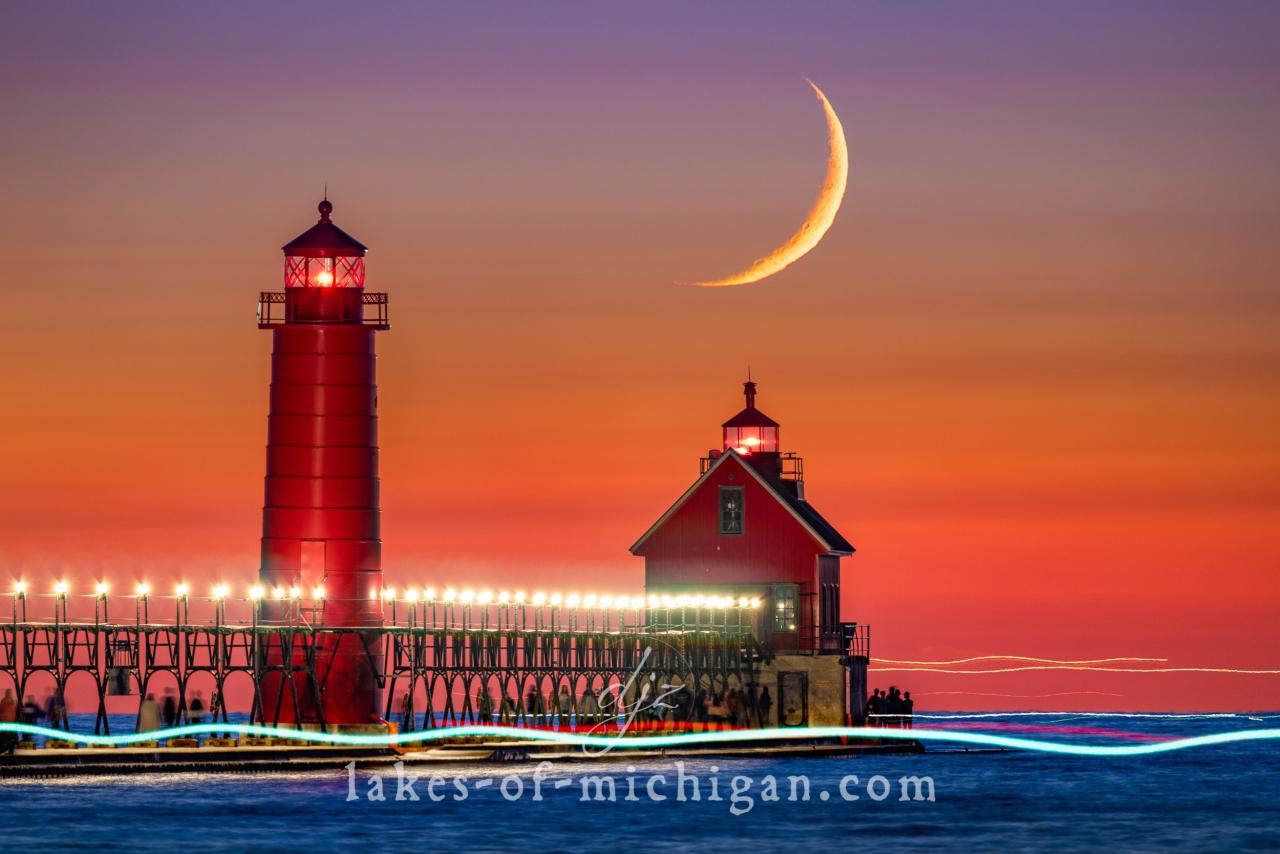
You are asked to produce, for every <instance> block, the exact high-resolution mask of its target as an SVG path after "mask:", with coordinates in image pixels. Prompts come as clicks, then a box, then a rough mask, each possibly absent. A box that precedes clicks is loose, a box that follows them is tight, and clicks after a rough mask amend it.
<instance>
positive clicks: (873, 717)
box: [863, 688, 884, 726]
mask: <svg viewBox="0 0 1280 854" xmlns="http://www.w3.org/2000/svg"><path fill="white" fill-rule="evenodd" d="M880 706H881V701H880V689H879V688H877V689H875V690H874V691H872V692H871V696H870V697H868V698H867V706H866V708H865V709H863V714H864V715H865V716H866V719H867V726H881V725H882V724H883V723H884V722H883V721H881V720H880V719H879V718H878V717H877V715H879V714H880V711H881V709H880Z"/></svg>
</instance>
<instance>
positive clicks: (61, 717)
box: [44, 691, 70, 729]
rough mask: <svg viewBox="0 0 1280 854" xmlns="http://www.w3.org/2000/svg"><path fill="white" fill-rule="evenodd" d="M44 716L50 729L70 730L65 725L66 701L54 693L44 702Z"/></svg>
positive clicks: (59, 694)
mask: <svg viewBox="0 0 1280 854" xmlns="http://www.w3.org/2000/svg"><path fill="white" fill-rule="evenodd" d="M44 716H45V719H46V720H47V721H48V722H49V728H50V729H70V727H69V726H68V725H67V700H66V698H65V697H63V696H62V694H61V693H60V692H58V691H54V692H53V693H52V694H50V695H49V696H48V698H47V699H46V700H45V702H44Z"/></svg>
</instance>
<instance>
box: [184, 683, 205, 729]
mask: <svg viewBox="0 0 1280 854" xmlns="http://www.w3.org/2000/svg"><path fill="white" fill-rule="evenodd" d="M187 720H188V721H190V722H191V723H193V724H202V723H204V695H203V694H202V693H201V692H199V691H197V692H196V696H195V699H193V700H192V701H191V706H190V708H188V709H187Z"/></svg>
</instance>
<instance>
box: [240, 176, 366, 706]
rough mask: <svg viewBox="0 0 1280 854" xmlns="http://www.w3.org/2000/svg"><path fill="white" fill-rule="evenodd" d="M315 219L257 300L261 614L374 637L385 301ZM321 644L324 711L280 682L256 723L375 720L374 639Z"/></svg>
mask: <svg viewBox="0 0 1280 854" xmlns="http://www.w3.org/2000/svg"><path fill="white" fill-rule="evenodd" d="M319 210H320V221H319V222H317V223H316V224H315V225H313V226H312V227H311V228H310V229H308V230H307V231H305V232H303V233H302V234H301V235H299V236H298V237H296V238H294V239H293V240H292V241H290V242H289V243H287V244H286V245H285V246H284V256H285V263H284V291H283V292H275V293H264V294H262V295H261V300H260V303H259V308H258V326H259V328H261V329H270V330H271V334H272V344H273V346H272V352H271V394H270V412H269V415H268V417H267V472H266V497H265V500H264V502H263V509H262V564H261V568H260V570H259V578H260V580H261V582H262V584H263V585H264V586H265V587H266V589H267V591H268V599H267V601H266V602H265V603H264V605H263V606H262V618H263V620H264V621H267V622H274V621H287V620H289V619H295V618H297V617H298V616H299V615H300V614H302V613H306V614H308V615H309V616H308V619H310V620H312V621H314V622H317V623H319V624H322V625H324V626H327V627H338V628H356V629H361V628H375V627H378V626H381V625H382V599H381V590H382V541H381V532H380V524H379V522H380V518H379V517H380V510H379V504H378V432H377V424H378V418H377V406H378V392H377V385H376V379H375V362H376V354H375V348H374V334H375V333H376V332H377V331H379V330H383V329H387V328H388V323H387V314H386V308H387V295H386V294H384V293H366V292H365V289H364V273H365V271H364V256H365V253H366V251H367V249H366V247H365V246H364V244H362V243H361V242H360V241H358V240H356V239H355V238H354V237H352V236H351V235H349V234H347V233H346V232H345V231H343V230H342V229H340V228H338V226H336V225H334V224H333V221H332V220H331V219H330V215H331V214H332V213H333V204H332V203H331V202H329V200H328V199H327V198H326V199H325V200H324V201H322V202H320V206H319ZM272 591H277V592H276V593H275V595H272ZM278 591H288V593H286V594H285V595H284V597H281V596H280V594H279V592H278ZM304 601H309V605H310V607H309V608H308V609H307V610H306V611H303V610H302V609H303V607H304V606H303V604H302V602H304ZM323 637H324V639H325V640H324V641H323V642H324V643H325V644H326V646H325V648H323V649H320V650H317V669H318V670H320V671H321V672H322V673H323V680H322V681H323V696H324V705H323V708H322V709H318V708H316V707H315V704H314V702H312V701H311V698H312V697H314V692H313V691H307V690H303V686H301V685H298V684H295V685H294V686H293V689H294V690H289V688H290V686H288V685H287V684H286V685H283V686H281V685H280V684H279V683H276V684H274V685H270V686H269V689H268V690H265V691H264V694H265V696H264V697H263V698H262V700H263V713H264V717H265V718H266V720H268V721H270V720H274V719H278V720H281V721H285V722H296V723H310V722H318V721H323V722H324V723H325V724H337V725H348V726H350V725H361V724H367V723H370V722H372V721H374V720H376V719H377V706H378V703H377V675H378V674H377V672H376V671H377V668H378V667H379V666H380V664H379V662H378V658H377V656H376V655H372V654H370V653H371V652H372V651H376V650H377V649H378V648H379V647H378V645H377V643H376V639H375V638H372V637H369V636H368V633H362V632H359V631H356V632H338V633H326V634H325V635H324V636H323ZM296 681H297V680H295V683H296ZM311 687H313V688H314V687H315V686H311ZM275 689H282V690H275ZM295 698H296V700H295Z"/></svg>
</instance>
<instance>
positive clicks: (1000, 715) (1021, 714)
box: [871, 712, 1251, 721]
mask: <svg viewBox="0 0 1280 854" xmlns="http://www.w3.org/2000/svg"><path fill="white" fill-rule="evenodd" d="M1063 715H1069V716H1071V717H1073V718H1153V719H1157V720H1198V719H1201V718H1238V719H1241V720H1245V719H1251V716H1250V715H1241V714H1236V713H1235V712H1204V713H1202V714H1192V713H1186V714H1179V713H1172V712H1171V713H1169V714H1163V713H1157V712H973V713H971V714H964V713H958V714H948V715H930V714H923V715H921V714H914V713H913V714H912V715H911V717H912V718H913V719H915V720H921V719H926V720H931V721H960V720H973V719H976V718H1030V717H1055V716H1057V717H1061V716H1063ZM871 717H873V718H877V717H879V718H892V717H901V715H871Z"/></svg>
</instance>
